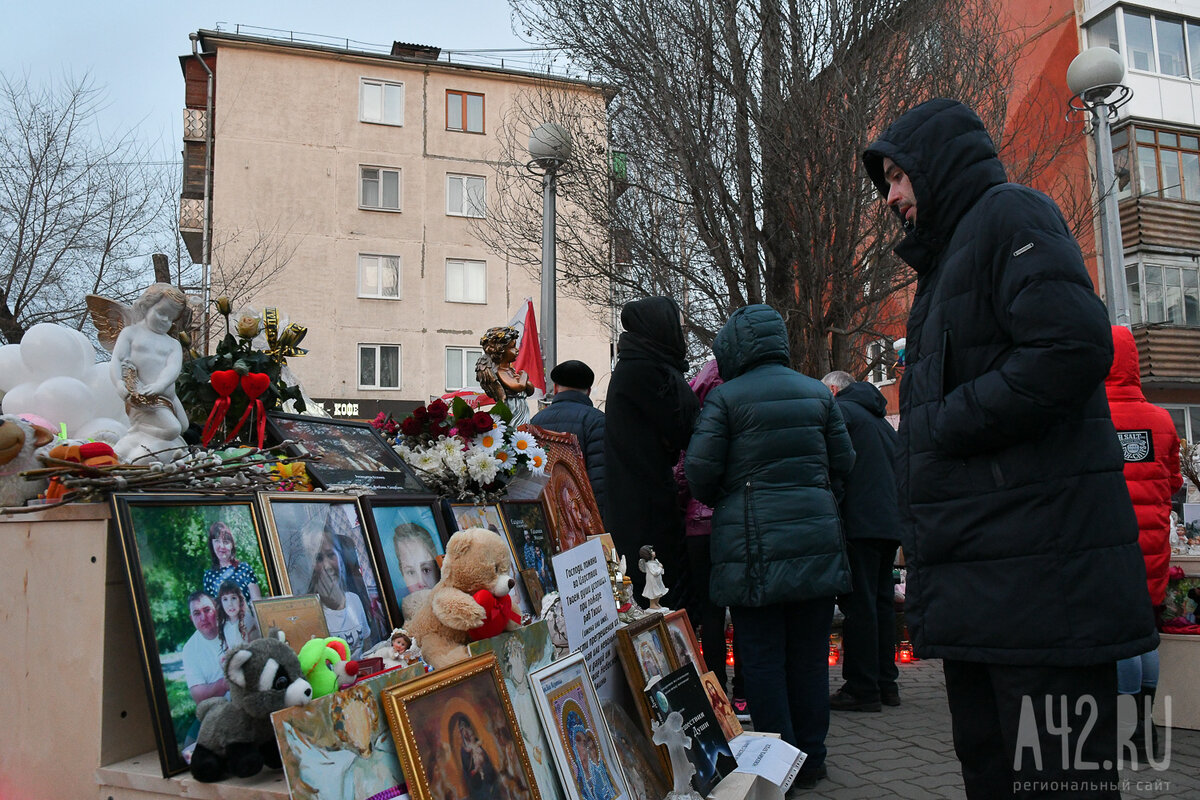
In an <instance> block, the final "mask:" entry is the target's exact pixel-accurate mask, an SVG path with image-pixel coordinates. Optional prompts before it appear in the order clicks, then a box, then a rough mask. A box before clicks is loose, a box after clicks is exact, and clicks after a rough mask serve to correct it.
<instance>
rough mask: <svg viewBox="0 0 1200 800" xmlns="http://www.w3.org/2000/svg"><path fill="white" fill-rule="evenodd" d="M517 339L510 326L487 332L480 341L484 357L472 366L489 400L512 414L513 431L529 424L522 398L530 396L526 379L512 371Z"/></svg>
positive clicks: (531, 385)
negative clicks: (502, 405)
mask: <svg viewBox="0 0 1200 800" xmlns="http://www.w3.org/2000/svg"><path fill="white" fill-rule="evenodd" d="M517 339H518V333H517V329H516V328H514V327H512V326H511V325H501V326H499V327H496V328H488V329H487V332H486V333H484V334H483V336H482V337H481V338H480V339H479V344H480V345H482V346H483V356H481V357H480V358H479V360H478V361H476V362H475V379H476V380H478V381H479V385H480V387H481V388H482V389H483V391H484V392H486V393H487V396H488V397H490V398H492V399H493V400H495V401H496V402H497V403H504V404H505V405H507V406H508V409H509V411H512V423H511V425H512V427H514V428H515V427H517V426H518V425H524V424H525V423H527V422H529V404H528V403H526V402H525V398H526V397H528V396H529V395H531V394H533V382H532V381H530V380H529V375H528V374H527V373H526V372H524V371H523V370H522V371H521V372H517V371H516V369H514V368H513V362H514V361H516V360H517V353H518V352H520V351H519V350H518V348H517Z"/></svg>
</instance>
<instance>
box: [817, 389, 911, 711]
mask: <svg viewBox="0 0 1200 800" xmlns="http://www.w3.org/2000/svg"><path fill="white" fill-rule="evenodd" d="M821 382H822V383H824V384H825V385H826V386H828V387H829V391H831V392H833V395H834V397H835V398H836V400H837V407H838V409H839V410H840V411H841V412H842V417H843V418H844V419H845V420H846V431H847V432H848V433H849V434H850V441H851V442H853V443H854V454H855V455H854V469H852V470H850V474H849V475H847V476H846V477H845V478H844V479H842V480H841V481H840V484H841V485H840V487H839V485H838V483H835V484H834V489H835V491H837V490H839V489H840V491H839V494H840V497H839V498H838V508H839V509H840V510H841V513H842V530H843V531H844V532H845V535H846V556H847V558H848V559H849V560H850V580H851V589H850V593H849V594H844V595H839V596H838V607H839V608H840V609H841V610H842V614H843V615H844V617H845V618H844V619H843V621H842V649H843V651H844V653H845V658H844V659H843V660H842V679H843V681H844V682H845V683H844V685H843V686H842V688H841V689H838V690H837V691H836V692H834V694H833V696H832V697H830V698H829V705H830V707H831V708H833V709H834V710H835V711H879V710H881V706H882V704H883V703H887V704H888V705H889V706H898V705H900V689H899V687H898V686H897V685H896V679H897V678H898V677H899V675H900V673H899V670H897V669H896V661H895V653H896V610H895V602H896V601H895V597H896V592H895V584H894V582H893V580H892V567H893V565H894V564H895V561H896V548H897V547H899V545H900V513H899V511H898V510H897V508H896V471H895V464H894V462H895V459H896V430H895V429H894V428H893V427H892V424H891V423H890V422H888V421H887V419H886V417H887V401H886V400H884V399H883V395H882V394H880V392H879V390H878V389H876V388H875V387H874V386H872V385H871V384H870V383H867V382H866V381H855V380H854V378H853V376H851V375H850V373H848V372H842V371H841V370H837V371H835V372H831V373H829V374H828V375H826V376H825V377H824V378H822V379H821Z"/></svg>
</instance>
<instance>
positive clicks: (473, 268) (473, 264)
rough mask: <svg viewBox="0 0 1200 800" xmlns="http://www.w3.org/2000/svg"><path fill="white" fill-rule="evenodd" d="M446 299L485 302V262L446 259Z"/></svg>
mask: <svg viewBox="0 0 1200 800" xmlns="http://www.w3.org/2000/svg"><path fill="white" fill-rule="evenodd" d="M446 301H447V302H449V303H486V302H487V262H486V261H466V260H462V259H447V260H446Z"/></svg>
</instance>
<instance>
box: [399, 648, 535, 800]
mask: <svg viewBox="0 0 1200 800" xmlns="http://www.w3.org/2000/svg"><path fill="white" fill-rule="evenodd" d="M380 699H381V700H382V702H383V708H384V713H385V714H386V715H387V719H388V725H389V726H391V729H392V735H393V737H394V738H395V741H396V752H397V754H398V755H399V757H400V767H401V769H402V770H403V771H404V775H405V777H406V778H407V779H408V792H409V795H410V796H411V797H412V798H413V800H440V799H441V798H443V797H447V796H450V797H467V796H469V795H471V794H472V791H471V789H472V787H473V786H474V787H480V788H481V787H485V786H492V787H495V786H498V785H499V782H501V781H503V782H504V784H505V789H506V790H507V794H508V796H509V798H510V800H541V793H540V792H539V791H538V786H537V781H536V779H535V778H534V775H533V769H532V767H531V765H530V763H529V754H528V752H527V751H526V749H525V741H524V738H523V737H522V735H521V731H520V728H519V727H518V725H517V718H516V715H515V714H514V713H513V708H512V703H511V701H510V700H509V697H508V690H507V689H505V686H504V677H503V676H502V675H501V673H500V667H499V665H498V664H497V663H496V656H495V654H494V653H484V654H483V655H480V656H476V657H474V658H470V659H467V660H466V661H461V662H459V663H457V664H453V665H451V666H449V667H444V668H442V669H439V670H437V671H436V672H431V673H429V674H428V675H425V676H424V677H421V678H417V679H416V680H413V681H409V682H407V683H404V684H401V685H399V686H393V687H391V688H389V689H386V690H384V691H383V692H382V693H381V696H380ZM447 755H448V756H449V757H448V758H447V757H446V756H447ZM514 756H515V761H516V763H517V764H518V765H519V767H520V774H519V775H517V776H515V777H512V776H510V775H508V774H507V771H506V773H505V774H502V773H501V770H502V769H503V768H504V767H505V766H506V765H509V764H511V763H513V759H514ZM497 796H500V795H497Z"/></svg>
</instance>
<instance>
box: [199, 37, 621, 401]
mask: <svg viewBox="0 0 1200 800" xmlns="http://www.w3.org/2000/svg"><path fill="white" fill-rule="evenodd" d="M195 43H196V48H195V49H196V50H197V51H198V53H199V55H193V54H188V55H185V56H181V57H180V63H181V66H182V67H183V70H184V76H185V81H186V85H187V89H186V106H187V110H186V111H185V115H186V119H187V124H186V125H185V134H184V138H185V143H184V145H185V153H184V160H185V178H184V190H183V196H182V201H181V217H180V229H181V231H182V233H183V235H184V239H185V242H186V243H187V245H188V248H189V251H190V252H191V255H192V258H193V259H194V260H195V261H196V263H203V262H204V253H205V247H206V245H208V243H209V242H210V241H211V242H213V243H215V244H214V245H213V247H212V250H213V260H214V261H215V262H216V263H217V267H216V268H214V279H213V285H214V287H217V286H219V280H220V274H219V273H220V270H221V268H222V267H223V266H224V268H226V269H228V265H229V264H232V263H236V262H239V261H243V260H245V254H246V253H247V252H248V251H249V250H250V249H251V247H252V245H253V244H254V243H258V244H259V246H260V247H261V246H262V245H263V244H264V243H266V244H268V245H269V246H271V247H274V248H277V249H278V250H282V251H283V252H290V251H291V249H292V248H294V254H293V255H292V256H291V257H290V259H288V260H287V263H286V265H285V266H284V268H283V269H282V271H281V272H280V273H279V274H278V275H277V276H275V277H274V278H273V279H272V280H271V281H270V283H269V285H267V286H266V287H265V288H264V289H263V290H262V291H260V292H258V294H257V295H256V296H255V297H254V299H253V301H252V305H253V306H254V307H256V308H262V307H264V306H276V307H278V309H279V311H280V313H281V314H282V315H284V316H286V317H288V318H289V319H290V320H291V321H292V322H298V323H300V324H303V325H306V326H307V327H308V336H307V338H306V339H305V340H304V343H303V346H304V347H306V348H307V349H308V350H309V351H310V354H309V355H308V356H306V357H303V358H296V359H291V360H289V364H291V365H292V367H293V369H294V370H295V372H296V373H297V375H298V376H299V377H300V379H301V381H302V383H303V385H304V387H305V390H306V391H307V392H308V393H309V394H310V395H311V396H313V397H315V398H318V399H320V400H322V401H323V402H324V403H325V406H326V410H327V411H328V412H330V413H332V414H334V415H335V416H341V417H358V418H364V417H365V418H369V417H373V416H374V415H375V414H376V413H377V412H378V411H380V410H386V411H393V412H394V413H404V412H406V411H407V410H408V409H409V408H411V407H412V406H413V405H415V404H416V403H419V402H425V401H427V400H428V399H429V398H430V397H436V396H438V395H441V394H443V393H444V392H446V391H448V390H455V389H460V388H464V387H474V386H476V385H477V384H476V383H475V375H474V364H475V359H476V358H477V357H478V356H479V355H480V352H481V351H480V349H479V337H480V335H481V334H482V333H483V331H484V330H486V329H487V328H488V327H491V326H493V325H503V324H505V323H506V322H507V321H508V320H509V319H510V318H512V316H513V315H514V314H515V313H516V312H517V311H518V310H519V309H520V308H521V307H522V303H523V301H524V299H525V298H526V297H531V298H533V300H534V308H535V310H536V311H538V312H539V313H540V302H539V297H540V281H539V279H538V276H537V275H534V274H532V273H531V272H530V271H529V270H528V269H527V268H526V267H524V266H521V265H517V264H512V263H510V262H509V261H508V260H507V259H506V257H505V254H503V253H498V252H494V251H491V250H489V249H488V248H487V247H486V246H485V245H484V244H483V243H482V242H481V241H480V240H479V238H478V236H476V235H475V233H473V225H472V222H473V219H472V218H473V217H478V216H482V215H486V214H487V208H488V206H489V204H490V203H491V202H494V199H495V198H494V194H493V192H494V183H495V172H496V170H495V163H496V159H497V157H498V155H499V146H498V141H497V137H496V135H495V133H496V130H497V128H498V126H499V125H500V121H501V120H502V119H503V114H504V110H505V108H506V106H507V105H508V104H510V103H512V102H513V101H514V98H515V97H516V95H517V93H518V92H520V91H522V90H524V89H528V88H532V87H535V86H537V85H538V84H544V83H545V81H546V79H547V78H546V76H545V75H538V76H535V75H530V74H526V73H520V72H515V71H513V70H505V69H498V68H487V67H477V66H467V65H459V64H450V63H447V62H446V61H438V60H437V56H438V51H437V49H436V48H427V47H420V46H414V45H404V44H401V43H397V44H396V45H395V46H393V48H392V53H391V54H386V53H372V52H365V51H361V50H354V49H348V48H346V47H336V46H330V45H321V44H313V43H301V42H295V41H288V40H284V39H278V38H273V37H259V36H248V35H244V34H235V33H227V32H218V31H201V32H200V33H199V34H198V35H195ZM210 71H211V74H212V81H211V83H212V92H211V100H210V97H209V94H210V93H209V83H210V78H209V74H210ZM564 87H565V88H568V89H572V90H578V91H579V92H580V93H582V95H583V96H586V97H589V98H594V101H595V102H596V103H601V104H602V103H603V102H604V97H603V94H602V92H601V91H600V89H599V87H597V86H595V85H594V84H588V83H585V82H581V81H566V80H564V81H561V85H560V86H559V87H558V88H560V89H561V88H564ZM210 107H211V119H212V120H214V121H215V124H214V125H212V126H209V124H208V119H209V117H208V109H209V108H210ZM210 128H211V141H210V138H209V133H210ZM526 135H527V134H526ZM210 145H211V167H209V166H207V165H208V163H209V161H208V160H207V156H208V148H209V147H210ZM206 178H209V179H210V180H209V181H208V185H207V187H206V180H205V179H206ZM206 190H207V191H208V192H209V196H210V198H211V200H210V201H209V205H208V217H209V219H210V220H211V229H210V231H209V232H208V237H207V238H206V235H205V234H206V232H205V228H204V220H205V202H206V201H205V192H206ZM218 248H219V250H218ZM251 257H253V256H251ZM611 320H612V314H611V311H610V309H606V308H585V307H584V306H583V305H582V304H580V303H579V302H577V301H575V300H573V299H571V298H569V297H564V296H563V295H562V293H561V291H560V293H559V299H558V358H559V359H560V360H565V359H569V358H578V359H581V360H583V361H585V362H587V363H588V364H590V365H591V366H592V367H593V369H594V370H595V372H596V375H597V386H596V389H595V391H594V394H595V395H596V396H597V397H598V398H603V397H604V392H605V389H606V386H607V379H608V373H609V371H610V364H611V353H612V341H613V334H612V330H611Z"/></svg>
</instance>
